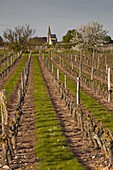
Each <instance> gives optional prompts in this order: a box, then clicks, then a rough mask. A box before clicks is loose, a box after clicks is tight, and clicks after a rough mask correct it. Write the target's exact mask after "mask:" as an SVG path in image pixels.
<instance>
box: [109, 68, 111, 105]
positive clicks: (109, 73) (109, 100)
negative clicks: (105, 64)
mask: <svg viewBox="0 0 113 170" xmlns="http://www.w3.org/2000/svg"><path fill="white" fill-rule="evenodd" d="M110 101H111V84H110V68H108V102H110Z"/></svg>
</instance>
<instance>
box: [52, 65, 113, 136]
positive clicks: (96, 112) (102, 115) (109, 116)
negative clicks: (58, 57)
mask: <svg viewBox="0 0 113 170" xmlns="http://www.w3.org/2000/svg"><path fill="white" fill-rule="evenodd" d="M54 74H57V73H56V66H55V65H54ZM59 78H60V80H61V81H62V82H63V83H64V73H63V72H62V71H60V76H59ZM67 88H68V89H69V90H70V91H71V92H72V93H73V94H74V95H76V83H75V82H74V81H72V80H71V79H70V78H69V77H68V76H67ZM80 100H81V103H82V104H84V106H85V107H86V108H87V109H88V111H89V112H90V113H91V114H92V116H94V117H95V118H96V119H97V120H99V121H101V122H102V123H103V125H104V127H105V128H109V129H110V131H111V133H112V134H113V113H111V112H109V111H108V110H107V109H106V108H105V107H103V106H102V105H101V104H100V103H99V102H98V101H96V100H95V99H94V98H92V97H91V96H90V95H89V94H87V93H86V92H84V91H83V90H82V89H81V90H80Z"/></svg>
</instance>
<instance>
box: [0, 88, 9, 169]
mask: <svg viewBox="0 0 113 170" xmlns="http://www.w3.org/2000/svg"><path fill="white" fill-rule="evenodd" d="M0 101H1V118H2V166H5V165H8V157H7V156H8V140H7V135H6V133H5V126H6V125H7V124H8V112H7V105H6V104H7V103H6V91H5V90H2V91H1V92H0Z"/></svg>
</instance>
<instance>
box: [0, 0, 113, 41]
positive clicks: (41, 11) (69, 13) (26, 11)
mask: <svg viewBox="0 0 113 170" xmlns="http://www.w3.org/2000/svg"><path fill="white" fill-rule="evenodd" d="M89 22H99V23H100V24H102V25H103V29H105V30H107V31H109V32H108V35H109V36H111V38H112V39H113V0H0V36H2V35H3V31H4V30H5V29H6V28H10V29H14V28H15V27H16V26H25V25H26V24H27V25H30V27H31V28H33V29H36V33H35V35H34V36H38V37H46V36H47V33H48V27H49V26H50V28H51V32H52V33H53V34H56V36H57V39H58V41H61V40H62V37H63V36H64V35H65V34H66V33H67V31H68V30H71V29H76V28H78V27H80V26H81V25H85V24H88V23H89Z"/></svg>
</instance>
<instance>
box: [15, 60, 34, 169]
mask: <svg viewBox="0 0 113 170" xmlns="http://www.w3.org/2000/svg"><path fill="white" fill-rule="evenodd" d="M22 110H23V115H22V117H21V121H20V126H19V132H18V137H17V156H16V158H15V159H14V160H13V164H12V170H13V169H14V170H15V169H19V170H35V169H36V159H35V152H34V147H35V115H34V96H33V65H32V61H31V67H30V75H29V80H28V89H27V94H26V96H25V102H24V105H23V107H22Z"/></svg>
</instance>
